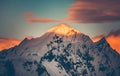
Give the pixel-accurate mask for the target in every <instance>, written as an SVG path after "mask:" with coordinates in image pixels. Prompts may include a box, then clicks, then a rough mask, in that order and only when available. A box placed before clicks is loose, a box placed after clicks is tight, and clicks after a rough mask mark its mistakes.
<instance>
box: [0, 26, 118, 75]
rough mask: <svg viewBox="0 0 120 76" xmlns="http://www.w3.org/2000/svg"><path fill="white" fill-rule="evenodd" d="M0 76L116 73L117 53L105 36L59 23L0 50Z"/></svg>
mask: <svg viewBox="0 0 120 76" xmlns="http://www.w3.org/2000/svg"><path fill="white" fill-rule="evenodd" d="M0 67H1V69H0V76H119V75H120V55H119V54H118V53H117V52H115V51H114V50H113V49H112V48H111V47H110V46H109V44H108V43H107V41H106V40H105V38H102V39H101V40H100V41H98V42H96V43H94V42H93V41H92V40H91V39H90V37H89V36H87V35H85V34H83V33H81V32H79V31H78V30H76V29H73V28H71V27H70V26H69V25H67V24H59V25H57V26H55V27H53V28H51V29H50V30H48V31H47V32H46V33H45V34H44V35H42V36H41V37H38V38H30V39H27V38H25V39H24V40H23V41H22V42H21V43H20V44H19V45H18V46H16V47H14V48H11V49H8V50H6V51H2V52H0Z"/></svg>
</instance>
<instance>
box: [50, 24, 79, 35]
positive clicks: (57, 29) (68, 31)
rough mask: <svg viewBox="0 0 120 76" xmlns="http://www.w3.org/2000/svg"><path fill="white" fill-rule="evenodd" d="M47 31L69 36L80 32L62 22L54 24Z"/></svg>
mask: <svg viewBox="0 0 120 76" xmlns="http://www.w3.org/2000/svg"><path fill="white" fill-rule="evenodd" d="M48 32H53V33H55V34H60V35H65V36H71V35H73V34H80V31H78V30H76V29H73V28H72V27H70V26H69V25H68V24H65V23H62V24H59V25H56V26H54V27H53V28H51V29H50V30H49V31H48Z"/></svg>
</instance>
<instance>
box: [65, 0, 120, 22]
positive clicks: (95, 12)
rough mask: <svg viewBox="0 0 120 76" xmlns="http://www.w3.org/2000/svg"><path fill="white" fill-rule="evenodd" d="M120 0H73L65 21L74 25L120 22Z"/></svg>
mask: <svg viewBox="0 0 120 76" xmlns="http://www.w3.org/2000/svg"><path fill="white" fill-rule="evenodd" d="M119 3H120V0H75V3H74V4H71V6H72V7H71V8H69V13H68V15H67V18H66V19H67V20H68V21H71V22H75V23H109V22H116V21H120V10H119V9H120V5H119Z"/></svg>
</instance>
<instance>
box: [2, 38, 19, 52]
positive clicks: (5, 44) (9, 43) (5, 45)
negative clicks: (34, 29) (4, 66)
mask: <svg viewBox="0 0 120 76" xmlns="http://www.w3.org/2000/svg"><path fill="white" fill-rule="evenodd" d="M20 42H21V41H20V40H17V39H9V38H0V51H1V50H3V49H9V48H11V47H14V46H15V45H18V44H19V43H20Z"/></svg>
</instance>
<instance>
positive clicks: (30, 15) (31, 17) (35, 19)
mask: <svg viewBox="0 0 120 76" xmlns="http://www.w3.org/2000/svg"><path fill="white" fill-rule="evenodd" d="M24 17H25V19H26V20H27V21H28V22H32V23H34V22H40V23H49V22H60V21H61V20H55V19H52V18H40V17H36V16H34V14H33V13H31V12H25V13H24Z"/></svg>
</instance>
